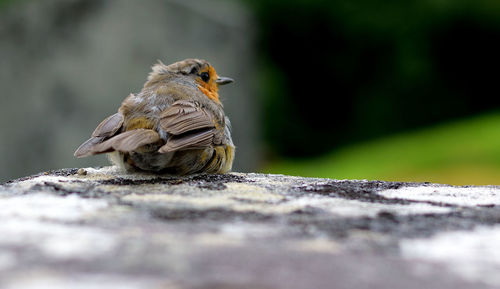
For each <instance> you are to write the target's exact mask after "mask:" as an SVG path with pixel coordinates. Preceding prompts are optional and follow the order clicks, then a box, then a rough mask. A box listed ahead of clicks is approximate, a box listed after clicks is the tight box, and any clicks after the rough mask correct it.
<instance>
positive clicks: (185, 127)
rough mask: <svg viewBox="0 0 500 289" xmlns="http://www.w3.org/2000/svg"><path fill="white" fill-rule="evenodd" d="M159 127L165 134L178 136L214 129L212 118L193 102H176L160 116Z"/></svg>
mask: <svg viewBox="0 0 500 289" xmlns="http://www.w3.org/2000/svg"><path fill="white" fill-rule="evenodd" d="M160 127H161V128H162V129H164V130H165V131H166V132H168V133H170V134H174V135H180V134H183V133H185V132H188V131H192V130H197V129H203V128H210V127H215V123H214V121H213V117H212V116H211V115H210V114H209V113H208V112H207V111H206V110H205V109H203V108H202V107H200V106H198V105H196V104H195V103H193V102H188V101H182V100H180V101H176V102H174V103H173V104H172V106H170V107H169V108H168V109H166V110H165V111H164V112H163V113H162V114H161V116H160Z"/></svg>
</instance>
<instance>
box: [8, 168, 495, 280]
mask: <svg viewBox="0 0 500 289" xmlns="http://www.w3.org/2000/svg"><path fill="white" fill-rule="evenodd" d="M0 217H1V219H2V222H1V223H0V236H2V237H1V238H0V287H2V288H35V287H37V286H40V284H44V285H46V286H51V287H50V288H72V287H73V286H75V284H78V286H80V287H82V288H93V287H98V288H108V287H109V288H117V287H121V288H292V289H293V288H495V287H498V286H500V276H499V275H498V274H497V272H498V270H500V245H498V244H499V241H500V226H498V224H499V223H500V188H499V187H495V186H488V187H453V186H447V185H439V184H429V183H402V182H382V181H355V180H354V181H353V180H331V179H315V178H302V177H291V176H283V175H264V174H243V173H231V174H226V175H195V176H189V177H182V178H179V177H163V176H157V175H146V174H133V175H132V174H124V173H121V172H119V171H117V170H116V169H115V168H113V167H104V168H98V169H96V168H86V169H84V170H78V169H63V170H57V171H51V172H46V173H41V174H38V175H34V176H29V177H25V178H22V179H18V180H13V181H9V182H7V183H5V184H3V185H2V186H0Z"/></svg>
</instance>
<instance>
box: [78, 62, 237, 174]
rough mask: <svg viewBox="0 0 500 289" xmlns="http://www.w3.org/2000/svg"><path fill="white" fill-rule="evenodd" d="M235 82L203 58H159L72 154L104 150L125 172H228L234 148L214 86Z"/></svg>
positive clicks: (113, 162) (112, 161) (216, 87)
mask: <svg viewBox="0 0 500 289" xmlns="http://www.w3.org/2000/svg"><path fill="white" fill-rule="evenodd" d="M233 81H234V80H233V79H231V78H229V77H221V76H218V75H217V72H216V71H215V68H214V67H213V66H212V65H211V64H210V63H209V62H207V61H206V60H202V59H194V58H190V59H185V60H182V61H178V62H175V63H172V64H170V65H165V64H163V62H161V61H158V63H156V64H154V65H153V66H152V71H151V72H150V73H149V75H148V78H147V81H146V82H145V83H144V86H143V88H142V90H141V91H140V92H138V93H131V94H130V95H128V96H127V97H126V98H125V99H124V100H123V102H122V104H121V106H120V107H119V109H118V112H117V113H115V114H113V115H111V116H109V117H107V118H106V119H104V120H103V121H102V122H101V123H100V124H99V125H98V126H97V127H96V129H95V130H94V132H93V133H92V135H91V137H90V138H89V139H88V140H87V141H85V142H84V143H83V144H81V145H80V147H78V149H77V150H76V151H75V153H74V156H75V157H78V158H81V157H86V156H90V155H96V154H102V153H107V154H108V158H109V160H110V161H111V163H112V164H114V165H116V166H118V167H120V168H122V169H124V170H125V171H128V172H149V173H156V174H168V175H191V174H198V173H208V174H224V173H227V172H230V171H231V168H232V164H233V160H234V155H235V146H234V144H233V141H232V138H231V123H230V121H229V118H228V117H227V116H226V115H225V113H224V109H223V105H222V103H221V101H220V99H219V94H218V90H219V86H220V85H224V84H228V83H231V82H233Z"/></svg>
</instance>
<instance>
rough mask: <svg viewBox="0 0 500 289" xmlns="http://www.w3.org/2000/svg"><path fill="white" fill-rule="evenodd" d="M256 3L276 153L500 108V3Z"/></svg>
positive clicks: (303, 151)
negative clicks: (499, 70)
mask: <svg viewBox="0 0 500 289" xmlns="http://www.w3.org/2000/svg"><path fill="white" fill-rule="evenodd" d="M249 3H252V7H253V9H255V11H256V15H257V19H258V23H259V34H258V36H259V38H258V52H259V56H261V59H265V63H264V64H263V66H264V67H265V69H266V71H267V72H268V73H267V74H266V75H265V77H262V78H264V81H265V82H266V86H264V88H265V89H263V91H262V94H263V97H262V99H263V100H264V104H265V105H266V109H265V110H264V118H263V123H264V124H265V125H263V127H264V129H265V138H266V140H267V141H268V142H269V144H270V147H271V148H272V150H273V152H275V153H276V154H278V155H284V156H287V157H310V156H318V155H321V154H324V153H326V152H329V151H331V150H332V149H333V148H335V147H338V146H342V145H346V144H349V143H353V142H358V141H364V140H367V139H371V138H374V137H380V136H384V135H388V134H393V133H398V132H401V131H404V130H408V129H415V128H419V127H425V126H428V125H431V124H434V123H437V122H443V121H447V120H450V119H457V118H462V117H467V116H472V115H476V114H478V113H483V112H486V111H492V110H495V109H498V106H499V104H500V98H499V97H498V96H497V94H498V72H497V70H498V67H499V65H500V53H499V51H500V17H499V16H500V13H499V10H500V9H499V8H500V2H498V3H497V2H494V1H363V0H358V1H272V3H269V1H249ZM262 78H261V79H262ZM266 78H267V79H266ZM311 143H314V145H313V147H311Z"/></svg>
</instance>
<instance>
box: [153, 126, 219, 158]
mask: <svg viewBox="0 0 500 289" xmlns="http://www.w3.org/2000/svg"><path fill="white" fill-rule="evenodd" d="M214 132H215V129H208V130H202V131H196V132H193V133H188V134H184V135H180V136H171V137H170V138H169V139H168V140H167V143H166V144H165V145H164V146H162V147H161V148H160V149H159V150H158V152H160V153H168V152H173V151H178V150H189V149H201V148H206V147H208V146H210V145H212V143H213V138H214Z"/></svg>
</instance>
